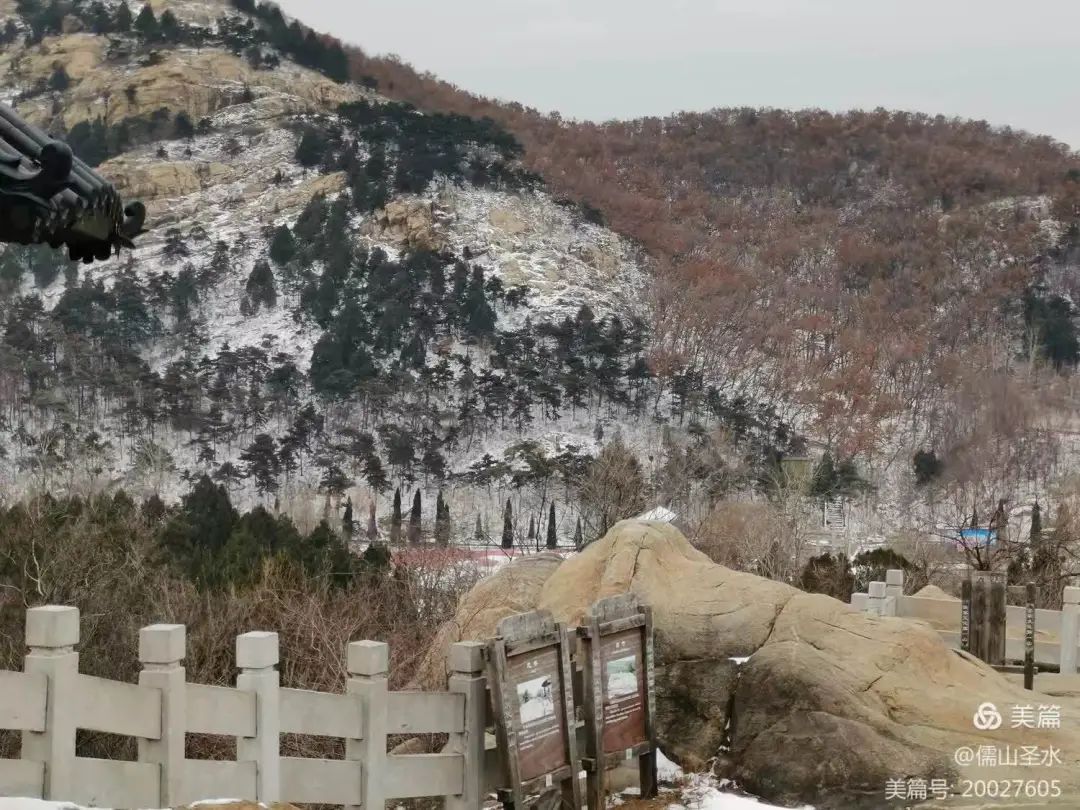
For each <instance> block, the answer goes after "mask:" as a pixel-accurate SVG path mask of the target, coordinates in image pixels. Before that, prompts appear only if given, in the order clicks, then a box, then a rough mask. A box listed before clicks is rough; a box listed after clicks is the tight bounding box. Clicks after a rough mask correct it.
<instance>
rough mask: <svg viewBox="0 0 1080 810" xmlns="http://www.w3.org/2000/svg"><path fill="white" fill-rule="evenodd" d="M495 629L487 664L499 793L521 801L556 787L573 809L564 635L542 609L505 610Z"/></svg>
mask: <svg viewBox="0 0 1080 810" xmlns="http://www.w3.org/2000/svg"><path fill="white" fill-rule="evenodd" d="M495 633H496V635H495V638H494V639H492V640H491V641H490V642H488V667H489V670H490V671H489V675H490V678H489V680H490V683H491V701H492V708H493V710H494V714H495V733H496V737H497V739H498V743H499V752H500V756H501V758H502V773H503V777H504V780H505V782H506V784H505V785H504V786H503V787H502V788H501V789H500V790H499V799H500V801H502V802H503V804H506V805H511V804H512V805H513V807H514V808H524V807H525V806H527V805H533V804H539V803H541V800H543V801H544V802H547V801H548V800H550V799H552V798H553V796H552V795H551V794H552V793H553V792H554V791H556V790H557V791H559V792H560V793H561V799H562V804H563V805H564V806H569V807H572V808H574V809H575V810H579V808H580V807H581V791H580V788H579V786H578V780H577V774H578V770H579V765H580V763H579V760H578V753H577V739H576V735H575V717H574V689H573V681H572V680H571V674H572V671H571V669H570V644H571V639H570V636H569V634H568V633H567V632H566V629H565V628H564V627H563V626H562V625H561V624H557V623H556V622H555V621H554V620H553V619H552V617H551V614H550V613H548V612H547V611H535V612H533V613H522V614H518V615H516V616H508V617H507V618H505V619H503V620H502V621H501V622H499V624H498V627H497V628H496V631H495Z"/></svg>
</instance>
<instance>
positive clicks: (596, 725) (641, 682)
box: [578, 594, 657, 810]
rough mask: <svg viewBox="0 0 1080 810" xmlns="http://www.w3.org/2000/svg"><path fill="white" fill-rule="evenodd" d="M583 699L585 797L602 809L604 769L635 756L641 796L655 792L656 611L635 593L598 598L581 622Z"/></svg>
mask: <svg viewBox="0 0 1080 810" xmlns="http://www.w3.org/2000/svg"><path fill="white" fill-rule="evenodd" d="M578 636H579V637H580V638H581V641H582V648H583V650H582V652H583V655H582V662H583V670H584V671H583V674H582V679H581V683H582V688H583V700H584V704H585V756H584V757H583V758H582V766H583V767H584V768H585V775H586V791H585V792H586V799H587V802H588V807H589V810H603V808H604V807H605V801H606V795H605V794H606V790H607V788H606V781H607V779H606V774H607V771H608V769H610V768H614V767H616V766H618V765H619V764H621V763H623V762H626V761H628V760H633V759H635V758H636V759H637V761H638V773H639V775H640V777H641V797H642V798H644V799H651V798H653V797H654V796H656V787H657V785H656V725H655V722H654V715H655V707H656V699H655V692H656V676H655V673H654V666H655V660H654V654H653V629H652V611H651V610H650V609H649V608H648V607H647V606H645V605H642V604H640V603H639V602H638V600H637V597H636V596H634V595H633V594H622V595H620V596H612V597H608V598H607V599H601V600H600V601H598V602H596V603H595V604H594V605H593V606H592V607H591V608H590V609H589V612H588V614H587V616H586V623H585V625H584V626H582V627H579V628H578Z"/></svg>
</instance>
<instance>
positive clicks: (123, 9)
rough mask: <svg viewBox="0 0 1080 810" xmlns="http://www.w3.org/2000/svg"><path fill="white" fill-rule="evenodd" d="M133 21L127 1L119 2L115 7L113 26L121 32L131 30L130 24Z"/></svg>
mask: <svg viewBox="0 0 1080 810" xmlns="http://www.w3.org/2000/svg"><path fill="white" fill-rule="evenodd" d="M133 22H134V20H133V19H132V16H131V9H130V8H128V4H127V2H121V3H120V5H119V6H117V7H116V16H115V17H113V27H114V28H115V29H116V30H117V31H119V32H121V33H123V32H124V31H130V30H131V24H132V23H133Z"/></svg>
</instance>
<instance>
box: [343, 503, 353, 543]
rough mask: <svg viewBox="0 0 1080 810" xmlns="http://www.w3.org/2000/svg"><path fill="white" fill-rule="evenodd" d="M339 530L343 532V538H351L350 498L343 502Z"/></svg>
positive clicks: (351, 516) (351, 515)
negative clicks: (343, 509) (343, 506)
mask: <svg viewBox="0 0 1080 810" xmlns="http://www.w3.org/2000/svg"><path fill="white" fill-rule="evenodd" d="M341 530H342V532H344V534H345V537H346V538H349V537H352V533H353V511H352V498H349V499H348V500H346V501H345V514H344V515H342V516H341Z"/></svg>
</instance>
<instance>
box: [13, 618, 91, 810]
mask: <svg viewBox="0 0 1080 810" xmlns="http://www.w3.org/2000/svg"><path fill="white" fill-rule="evenodd" d="M78 643H79V609H78V608H75V607H63V606H61V605H46V606H44V607H36V608H30V610H28V611H26V646H27V647H29V648H30V653H29V654H28V655H27V656H26V661H25V664H24V670H25V671H26V672H36V673H40V674H42V675H44V676H45V677H46V679H47V683H48V685H47V687H46V688H47V692H46V697H45V730H44V731H41V732H37V731H24V732H23V733H22V758H23V759H27V760H32V761H34V762H42V763H44V764H45V784H44V785H43V788H44V792H43V795H44V797H45V798H46V799H68V800H70V799H71V797H72V796H74V795H75V794H76V787H77V786H76V784H75V712H74V711H73V708H74V705H73V702H72V701H73V700H74V698H75V679H76V678H77V677H78V675H79V654H78V653H77V652H75V645H76V644H78Z"/></svg>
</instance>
